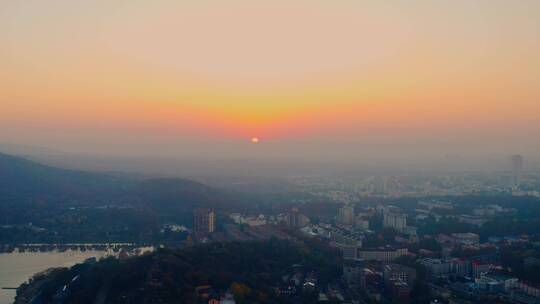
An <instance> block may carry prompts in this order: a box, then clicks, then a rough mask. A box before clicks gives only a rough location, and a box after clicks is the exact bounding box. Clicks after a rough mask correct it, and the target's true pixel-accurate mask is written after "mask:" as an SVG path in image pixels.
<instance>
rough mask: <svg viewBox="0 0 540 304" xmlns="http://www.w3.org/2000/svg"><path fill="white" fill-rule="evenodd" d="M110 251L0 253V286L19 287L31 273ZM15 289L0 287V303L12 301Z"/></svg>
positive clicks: (67, 264)
mask: <svg viewBox="0 0 540 304" xmlns="http://www.w3.org/2000/svg"><path fill="white" fill-rule="evenodd" d="M111 254H113V252H112V251H92V250H90V251H88V250H87V251H65V252H58V251H51V252H23V253H17V252H14V253H2V254H0V288H1V287H19V285H21V284H22V283H24V282H26V281H27V280H28V279H29V278H30V277H31V276H32V275H33V274H35V273H38V272H40V271H43V270H45V269H48V268H51V267H70V266H73V265H75V264H77V263H79V262H82V261H84V260H85V259H87V258H91V257H96V258H100V257H103V256H106V255H111ZM14 298H15V290H4V289H0V304H9V303H13V300H14Z"/></svg>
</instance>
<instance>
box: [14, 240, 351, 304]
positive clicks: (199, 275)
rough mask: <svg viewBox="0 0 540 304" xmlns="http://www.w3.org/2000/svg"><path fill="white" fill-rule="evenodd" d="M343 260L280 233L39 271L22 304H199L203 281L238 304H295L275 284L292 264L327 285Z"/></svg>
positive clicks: (306, 295)
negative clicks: (55, 303)
mask: <svg viewBox="0 0 540 304" xmlns="http://www.w3.org/2000/svg"><path fill="white" fill-rule="evenodd" d="M340 259H341V258H340V254H339V252H337V251H333V250H331V249H329V248H327V247H326V248H317V249H315V247H314V244H311V245H307V244H305V243H303V244H299V243H291V242H288V241H279V240H274V239H272V240H269V241H265V242H244V243H214V244H209V245H204V246H198V247H190V248H185V249H182V250H178V251H170V250H159V251H157V252H155V253H152V254H147V255H144V256H140V257H134V258H127V259H120V260H119V259H114V258H109V259H105V260H101V261H100V262H98V263H85V264H79V265H76V266H74V267H72V268H70V269H67V268H64V269H56V270H54V271H49V272H48V274H47V275H37V276H36V277H35V278H34V279H33V280H32V283H31V284H30V285H23V286H21V288H20V289H19V291H18V296H17V301H16V303H18V304H22V303H28V300H29V299H32V298H33V297H34V296H36V295H37V294H39V295H40V296H41V298H40V300H42V302H43V303H50V302H51V300H52V299H53V298H55V299H57V300H58V299H62V303H66V304H67V303H79V304H84V303H96V302H95V300H96V299H97V297H98V296H99V297H101V300H102V302H103V303H199V301H198V300H197V298H196V297H195V296H194V291H195V288H196V287H197V286H210V289H211V290H212V294H215V295H216V296H218V295H219V294H223V293H224V292H227V291H230V292H232V293H233V294H234V295H235V298H236V300H237V303H261V304H262V303H288V301H287V299H283V298H281V299H280V298H278V296H277V294H276V288H277V287H279V286H280V285H281V284H282V282H283V277H284V276H286V275H290V274H292V273H293V265H295V264H296V265H302V269H301V271H303V272H306V273H307V272H310V271H316V273H315V277H316V278H317V279H318V281H317V284H320V285H321V286H325V285H326V284H328V283H329V282H330V281H332V280H335V279H336V278H339V276H340V274H341V264H340V263H341V260H340ZM64 286H66V288H64ZM210 296H212V295H210ZM317 297H318V292H312V293H310V291H309V290H307V291H305V292H303V293H302V298H303V299H302V303H313V302H314V301H316V299H317ZM207 302H208V299H206V302H204V303H207ZM200 303H203V302H200ZM296 303H298V299H297V300H296Z"/></svg>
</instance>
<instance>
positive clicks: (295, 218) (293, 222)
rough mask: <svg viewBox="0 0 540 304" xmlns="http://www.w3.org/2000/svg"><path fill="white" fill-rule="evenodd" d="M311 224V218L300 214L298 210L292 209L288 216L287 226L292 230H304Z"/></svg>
mask: <svg viewBox="0 0 540 304" xmlns="http://www.w3.org/2000/svg"><path fill="white" fill-rule="evenodd" d="M307 224H309V218H307V217H306V216H305V215H303V214H302V213H300V210H298V208H292V209H291V211H290V212H289V213H288V214H287V225H288V226H289V227H291V228H302V227H305V226H306V225H307Z"/></svg>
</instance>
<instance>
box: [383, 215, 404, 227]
mask: <svg viewBox="0 0 540 304" xmlns="http://www.w3.org/2000/svg"><path fill="white" fill-rule="evenodd" d="M383 227H385V228H392V229H394V230H396V231H398V232H403V230H404V229H405V227H407V215H406V214H402V213H394V212H385V213H384V217H383Z"/></svg>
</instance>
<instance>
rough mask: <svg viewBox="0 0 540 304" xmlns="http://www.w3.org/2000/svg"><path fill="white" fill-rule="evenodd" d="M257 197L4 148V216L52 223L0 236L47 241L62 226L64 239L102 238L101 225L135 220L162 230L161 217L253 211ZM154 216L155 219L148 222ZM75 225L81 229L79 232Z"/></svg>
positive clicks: (0, 174)
mask: <svg viewBox="0 0 540 304" xmlns="http://www.w3.org/2000/svg"><path fill="white" fill-rule="evenodd" d="M252 202H253V199H251V198H248V197H247V196H246V195H245V194H240V193H235V192H228V191H225V190H221V189H217V188H213V187H209V186H206V185H204V184H200V183H197V182H194V181H190V180H186V179H179V178H168V179H165V178H163V179H148V180H142V181H141V180H136V179H131V178H127V177H123V176H117V175H111V174H105V173H94V172H85V171H77V170H68V169H60V168H55V167H52V166H46V165H42V164H39V163H37V162H34V161H30V160H27V159H24V158H20V157H15V156H10V155H6V154H0V222H1V223H3V224H11V225H23V224H27V223H33V224H35V225H38V226H40V227H43V228H46V229H47V232H46V233H41V234H39V235H38V236H36V235H35V234H32V233H27V232H24V231H23V232H21V234H20V236H17V235H16V234H15V233H14V232H13V231H3V233H2V231H0V242H1V241H8V240H9V241H13V242H18V241H22V240H32V241H44V242H46V241H49V240H52V239H53V238H52V236H53V234H52V233H53V232H52V231H54V230H58V229H60V230H61V231H62V235H63V237H65V238H64V240H66V239H70V240H71V239H73V238H74V235H80V238H81V239H84V238H85V237H86V238H90V237H91V238H92V239H99V236H98V235H97V233H98V229H97V228H96V227H98V226H99V227H100V229H101V230H100V231H101V233H103V235H111V234H112V233H115V234H117V235H124V234H126V233H127V232H125V231H119V230H121V229H120V228H118V227H122V226H124V227H127V225H126V223H131V224H130V227H132V228H130V230H129V231H137V232H141V233H142V230H143V226H144V229H145V231H146V232H148V233H149V232H150V231H156V230H159V225H160V223H167V222H174V223H182V224H185V225H188V226H189V225H190V224H191V222H192V219H193V210H194V209H195V208H199V207H208V208H215V209H216V210H218V211H221V210H223V211H224V210H227V211H238V212H242V211H245V212H249V211H251V210H254V208H255V204H252ZM103 206H111V207H112V208H113V209H115V207H117V208H116V209H117V210H116V211H114V210H113V209H111V210H104V209H97V207H99V208H102V207H103ZM72 207H96V208H86V209H85V208H72ZM125 207H128V209H125ZM121 218H123V219H122V220H121ZM150 220H152V221H153V224H152V223H150V224H149V223H148V221H150ZM139 224H140V225H139ZM152 225H156V226H152ZM91 227H94V230H92V229H91ZM74 229H79V230H81V231H80V232H79V233H78V234H77V233H75V232H74ZM49 233H50V234H51V235H49ZM130 233H131V232H130ZM131 235H132V236H133V235H134V234H133V233H132V234H131ZM35 237H37V239H36V238H35Z"/></svg>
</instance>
